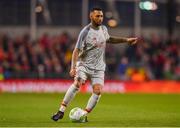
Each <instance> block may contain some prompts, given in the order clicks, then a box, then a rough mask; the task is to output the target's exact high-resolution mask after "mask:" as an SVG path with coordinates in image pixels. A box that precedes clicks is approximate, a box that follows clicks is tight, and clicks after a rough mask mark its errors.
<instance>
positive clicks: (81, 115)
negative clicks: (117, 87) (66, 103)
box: [69, 107, 86, 122]
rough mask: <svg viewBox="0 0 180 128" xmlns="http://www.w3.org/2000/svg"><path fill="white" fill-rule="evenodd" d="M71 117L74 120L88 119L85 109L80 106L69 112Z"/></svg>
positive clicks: (83, 120) (82, 120)
mask: <svg viewBox="0 0 180 128" xmlns="http://www.w3.org/2000/svg"><path fill="white" fill-rule="evenodd" d="M69 119H70V120H71V121H72V122H85V121H86V115H85V112H84V110H82V109H81V108H79V107H76V108H73V109H71V111H70V113H69Z"/></svg>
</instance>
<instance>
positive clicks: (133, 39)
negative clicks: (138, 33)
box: [127, 38, 138, 45]
mask: <svg viewBox="0 0 180 128" xmlns="http://www.w3.org/2000/svg"><path fill="white" fill-rule="evenodd" d="M137 41H138V38H127V42H128V43H129V44H130V45H134V44H136V43H137Z"/></svg>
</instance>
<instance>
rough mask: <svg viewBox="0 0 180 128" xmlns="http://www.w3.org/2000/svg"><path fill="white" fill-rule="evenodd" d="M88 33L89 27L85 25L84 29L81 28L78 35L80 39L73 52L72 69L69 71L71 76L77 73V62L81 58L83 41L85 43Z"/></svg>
mask: <svg viewBox="0 0 180 128" xmlns="http://www.w3.org/2000/svg"><path fill="white" fill-rule="evenodd" d="M87 33H88V29H87V27H84V29H82V30H81V32H80V34H79V36H78V40H77V42H76V46H75V48H74V50H73V54H72V60H71V70H70V72H69V74H70V76H71V77H74V76H75V75H76V64H77V61H78V59H79V53H80V51H82V49H83V43H84V40H85V37H86V35H87Z"/></svg>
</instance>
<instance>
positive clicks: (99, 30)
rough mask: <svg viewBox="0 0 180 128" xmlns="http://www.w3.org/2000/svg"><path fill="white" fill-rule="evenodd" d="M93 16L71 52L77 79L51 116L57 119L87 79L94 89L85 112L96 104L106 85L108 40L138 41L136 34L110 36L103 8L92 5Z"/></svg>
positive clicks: (114, 42) (60, 117)
mask: <svg viewBox="0 0 180 128" xmlns="http://www.w3.org/2000/svg"><path fill="white" fill-rule="evenodd" d="M90 19H91V23H90V24H88V25H87V26H85V27H84V28H83V29H82V30H81V32H80V34H79V37H78V40H77V43H76V46H75V48H74V51H73V54H72V62H71V69H70V76H72V77H74V83H73V84H72V85H71V86H70V87H69V89H68V90H67V92H66V94H65V96H64V99H63V101H62V103H61V106H60V108H59V110H58V112H57V113H55V114H54V115H53V116H52V120H54V121H58V120H59V119H62V118H63V116H64V112H65V110H66V107H67V106H68V104H69V103H70V101H71V100H72V99H73V97H74V96H75V95H76V93H77V92H78V90H79V88H80V86H82V85H83V84H84V83H85V81H86V80H87V79H90V81H91V85H92V88H93V92H92V95H91V97H90V98H89V101H88V103H87V106H86V108H85V109H84V114H85V115H87V114H88V113H90V112H91V111H92V110H93V108H94V107H95V106H96V104H97V102H98V101H99V99H100V97H101V91H102V88H103V85H104V71H105V66H106V65H105V60H104V59H105V58H104V55H105V47H106V43H112V44H119V43H129V44H135V43H136V42H137V38H121V37H113V36H110V35H109V34H108V31H107V28H106V26H104V25H102V22H103V12H102V9H101V8H93V9H92V10H91V11H90ZM112 52H113V51H112Z"/></svg>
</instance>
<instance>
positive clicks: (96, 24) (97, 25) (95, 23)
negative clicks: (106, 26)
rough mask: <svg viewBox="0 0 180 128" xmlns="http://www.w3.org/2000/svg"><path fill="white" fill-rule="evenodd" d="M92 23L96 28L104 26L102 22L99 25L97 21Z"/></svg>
mask: <svg viewBox="0 0 180 128" xmlns="http://www.w3.org/2000/svg"><path fill="white" fill-rule="evenodd" d="M92 23H93V25H94V26H96V27H99V26H101V25H102V22H99V23H97V22H95V21H92Z"/></svg>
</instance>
